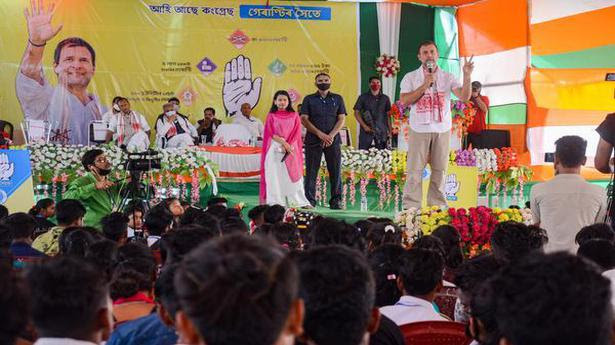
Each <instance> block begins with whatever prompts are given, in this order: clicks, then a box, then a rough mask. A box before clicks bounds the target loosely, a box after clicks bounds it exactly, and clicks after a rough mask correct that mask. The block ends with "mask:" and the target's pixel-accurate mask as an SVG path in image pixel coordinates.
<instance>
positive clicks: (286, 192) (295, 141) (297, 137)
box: [259, 90, 311, 207]
mask: <svg viewBox="0 0 615 345" xmlns="http://www.w3.org/2000/svg"><path fill="white" fill-rule="evenodd" d="M302 150H303V141H302V140H301V120H300V118H299V116H298V115H297V113H296V112H295V110H294V109H293V107H292V105H291V101H290V96H289V95H288V92H286V91H283V90H282V91H277V92H276V93H275V95H274V97H273V105H272V106H271V110H270V112H269V114H268V115H267V120H266V121H265V131H264V133H263V151H262V154H261V183H260V193H259V200H260V203H261V204H279V205H284V206H291V207H309V206H311V205H310V203H309V201H308V200H307V199H306V198H305V192H304V190H303V152H302Z"/></svg>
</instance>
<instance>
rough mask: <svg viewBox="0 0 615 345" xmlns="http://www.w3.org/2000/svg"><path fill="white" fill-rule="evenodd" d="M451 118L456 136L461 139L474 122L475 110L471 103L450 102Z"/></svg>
mask: <svg viewBox="0 0 615 345" xmlns="http://www.w3.org/2000/svg"><path fill="white" fill-rule="evenodd" d="M451 116H452V117H453V123H454V124H456V127H457V135H458V136H459V137H460V138H461V137H462V136H466V135H467V134H468V127H470V125H471V124H472V122H473V121H474V116H476V108H475V107H474V104H472V102H469V101H468V102H463V101H459V100H456V101H451Z"/></svg>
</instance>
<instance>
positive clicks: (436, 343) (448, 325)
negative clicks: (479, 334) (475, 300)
mask: <svg viewBox="0 0 615 345" xmlns="http://www.w3.org/2000/svg"><path fill="white" fill-rule="evenodd" d="M399 328H400V329H401V333H402V334H403V335H404V341H405V343H406V345H469V344H470V343H471V342H472V339H470V338H468V337H467V336H466V333H465V325H464V324H462V323H458V322H450V321H425V322H414V323H409V324H406V325H401V326H399Z"/></svg>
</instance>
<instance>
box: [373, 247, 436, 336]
mask: <svg viewBox="0 0 615 345" xmlns="http://www.w3.org/2000/svg"><path fill="white" fill-rule="evenodd" d="M443 270H444V259H442V255H440V253H438V252H435V251H432V250H427V249H421V248H416V249H411V250H409V251H408V252H406V253H404V254H403V255H402V256H401V265H400V270H399V277H396V279H397V286H398V287H399V289H400V290H401V292H402V296H401V298H400V299H399V301H397V303H395V304H394V305H389V306H385V307H382V308H380V313H381V314H383V315H385V316H386V317H388V318H389V319H391V320H393V322H395V323H396V324H397V325H398V326H401V325H405V324H408V323H413V322H421V321H447V320H446V319H445V318H444V317H443V316H441V315H440V313H439V312H438V311H437V310H436V308H435V307H434V304H433V301H434V299H435V297H436V294H437V293H438V291H440V290H441V289H442V271H443ZM391 278H393V277H391Z"/></svg>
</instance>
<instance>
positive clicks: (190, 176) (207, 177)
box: [28, 144, 218, 202]
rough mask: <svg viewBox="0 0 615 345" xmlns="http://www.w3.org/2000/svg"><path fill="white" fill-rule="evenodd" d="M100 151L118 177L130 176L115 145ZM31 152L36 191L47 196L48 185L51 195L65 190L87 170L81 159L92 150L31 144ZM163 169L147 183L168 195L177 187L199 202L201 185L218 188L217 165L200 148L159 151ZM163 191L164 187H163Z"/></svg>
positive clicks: (148, 177) (124, 158)
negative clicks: (188, 192) (188, 187)
mask: <svg viewBox="0 0 615 345" xmlns="http://www.w3.org/2000/svg"><path fill="white" fill-rule="evenodd" d="M97 148H99V149H101V150H103V151H104V153H105V154H106V155H107V158H108V159H109V162H110V163H111V165H112V166H113V167H114V168H115V169H117V172H116V175H117V176H116V178H117V179H118V180H119V179H122V178H123V177H125V176H126V175H127V172H126V170H125V169H123V167H124V163H125V162H126V160H127V155H126V153H125V152H124V151H122V150H121V149H120V148H119V147H117V146H114V145H101V146H97ZM28 149H29V150H30V163H31V166H32V176H33V177H34V178H35V179H36V182H37V183H38V185H37V190H40V191H44V192H45V193H47V190H48V189H49V188H48V186H46V185H51V193H52V194H51V195H52V196H53V195H54V194H55V193H56V192H57V188H58V187H59V186H60V185H61V188H62V190H64V189H65V188H66V184H68V183H70V181H71V180H73V179H75V178H77V177H80V176H83V175H84V174H85V173H86V171H85V168H84V167H83V165H82V164H81V157H82V156H83V154H84V153H85V152H86V151H88V150H90V149H91V147H88V146H81V145H55V144H32V145H30V146H29V147H28ZM159 152H160V158H161V169H160V170H157V171H151V172H149V173H148V174H147V175H149V176H145V177H146V178H145V179H144V181H147V182H149V183H150V184H151V185H155V186H157V187H159V188H161V187H164V189H165V191H166V192H170V193H172V192H173V191H172V190H171V188H167V187H169V186H174V187H177V192H178V193H179V196H182V195H183V196H185V197H186V199H188V198H189V199H191V200H192V201H194V202H196V201H198V196H199V194H198V193H199V190H200V186H205V185H208V184H213V185H214V189H215V188H216V186H215V183H216V175H217V171H218V168H217V166H216V165H215V164H214V163H213V162H211V161H210V160H209V159H207V157H206V155H205V151H202V150H201V149H199V148H198V147H196V146H195V147H187V148H184V149H164V150H159ZM188 184H189V185H190V186H191V191H192V193H191V195H190V196H188V195H187V190H188V189H187V185H188ZM161 189H162V188H161Z"/></svg>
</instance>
